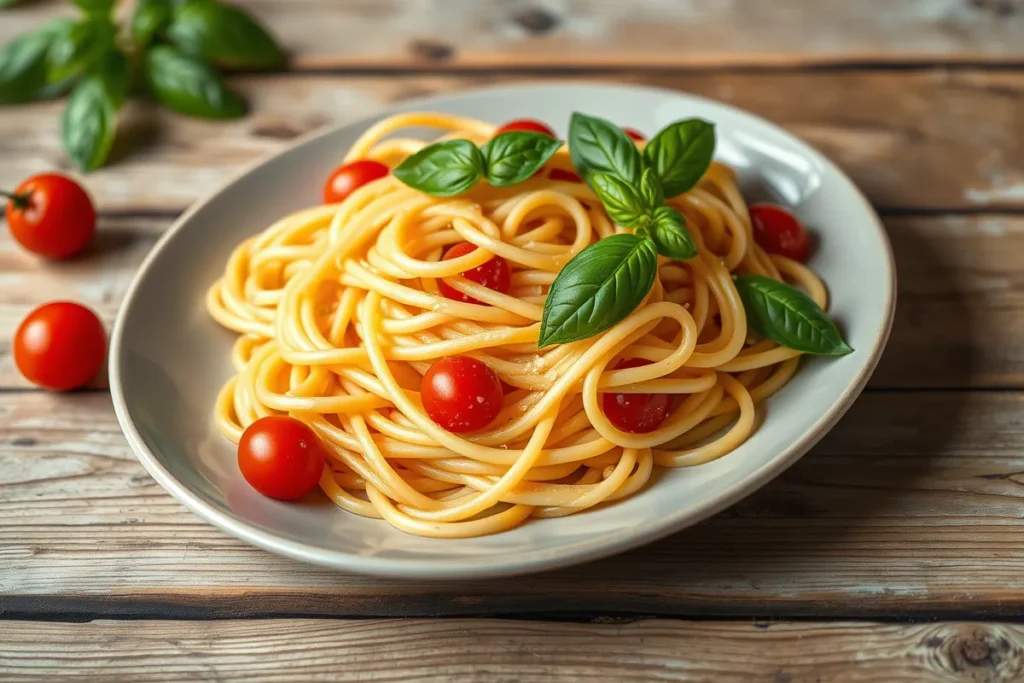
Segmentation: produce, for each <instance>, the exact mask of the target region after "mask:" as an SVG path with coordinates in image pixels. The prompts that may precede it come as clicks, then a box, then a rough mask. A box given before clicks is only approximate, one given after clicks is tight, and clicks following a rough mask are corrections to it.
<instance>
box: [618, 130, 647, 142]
mask: <svg viewBox="0 0 1024 683" xmlns="http://www.w3.org/2000/svg"><path fill="white" fill-rule="evenodd" d="M622 130H623V131H624V132H625V133H626V135H628V136H629V137H631V138H633V139H634V140H636V141H637V142H646V141H647V136H646V135H644V134H643V133H641V132H640V131H638V130H637V129H636V128H623V129H622Z"/></svg>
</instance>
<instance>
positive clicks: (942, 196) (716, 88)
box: [0, 70, 1024, 212]
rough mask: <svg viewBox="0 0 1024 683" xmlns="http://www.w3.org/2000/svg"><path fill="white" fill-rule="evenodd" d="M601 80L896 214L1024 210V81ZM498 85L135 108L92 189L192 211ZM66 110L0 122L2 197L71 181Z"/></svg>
mask: <svg viewBox="0 0 1024 683" xmlns="http://www.w3.org/2000/svg"><path fill="white" fill-rule="evenodd" d="M592 78H596V77H592ZM599 78H600V80H609V79H610V80H618V81H628V82H636V83H646V84H651V85H656V86H662V87H667V88H673V89H678V90H682V91H689V92H694V93H698V94H701V95H706V96H708V97H712V98H715V99H719V100H722V101H725V102H729V103H731V104H735V105H737V106H740V107H743V108H745V109H749V110H751V111H753V112H756V113H758V114H761V115H763V116H765V117H767V118H768V119H770V120H772V121H775V122H776V123H779V124H781V125H782V126H784V127H786V128H788V129H789V130H791V131H793V132H794V133H796V134H797V135H799V136H801V137H803V138H805V139H806V140H808V141H809V142H811V143H812V144H814V145H816V146H818V147H819V148H820V149H821V150H822V151H823V152H825V153H826V154H828V155H829V156H830V157H832V158H833V159H834V160H836V161H837V162H838V163H839V164H840V166H842V167H843V168H844V169H845V170H846V171H847V172H849V173H850V174H851V176H852V177H853V179H854V181H856V182H857V183H858V185H860V186H861V187H862V188H863V189H864V191H865V192H866V193H867V195H868V197H869V198H870V199H871V200H872V201H873V202H874V203H875V204H876V205H877V206H879V207H880V208H882V209H885V210H904V211H905V210H916V209H928V210H969V211H974V210H981V209H983V210H989V211H991V210H995V209H1000V208H1008V209H1012V210H1021V209H1024V165H1022V159H1024V118H1022V117H1021V116H1020V115H1019V101H1020V96H1021V93H1024V71H1008V72H982V71H972V70H968V71H935V72H931V71H924V72H910V73H888V72H874V71H854V72H841V73H831V72H786V73H777V74H772V75H766V74H756V73H726V74H703V73H692V74H665V73H656V72H643V73H640V72H638V73H636V74H607V75H605V76H602V77H599ZM495 80H496V78H495V77H494V76H486V77H482V76H473V77H388V78H382V77H353V76H323V75H309V76H285V75H263V76H240V77H238V78H236V79H235V80H234V82H235V84H236V85H237V86H238V88H239V89H240V90H241V91H242V92H243V93H244V94H245V95H247V96H248V97H249V99H250V100H251V102H252V105H253V112H254V113H253V115H252V116H250V117H249V118H246V119H242V120H239V121H233V122H211V121H198V120H193V119H187V118H182V117H178V116H175V115H172V114H170V113H167V112H165V111H163V110H160V109H158V108H157V107H155V106H153V105H152V104H148V103H146V102H133V103H131V104H130V106H129V107H128V109H127V110H126V112H125V113H124V115H123V116H122V126H121V132H120V138H119V141H118V143H117V144H116V147H115V151H114V154H113V159H112V162H111V165H110V166H108V167H107V168H104V169H102V170H100V171H97V172H95V173H93V174H91V175H90V176H89V178H88V185H89V187H90V189H91V190H92V191H93V193H94V194H95V195H96V198H97V200H98V203H99V206H100V207H101V209H103V210H105V211H115V212H131V211H143V212H152V211H166V212H176V211H180V210H182V209H184V208H185V207H187V206H188V205H189V204H191V203H192V202H193V201H195V200H196V199H197V198H199V197H201V196H204V195H206V194H207V193H208V192H209V191H210V190H211V188H214V187H216V186H218V185H219V184H221V183H223V182H224V181H226V180H227V179H228V178H230V177H231V176H233V175H234V174H235V173H236V172H238V170H239V169H241V168H243V167H244V166H245V165H246V164H248V163H250V162H252V161H254V160H256V159H259V158H262V157H265V156H267V155H269V154H270V153H272V152H276V151H279V150H281V149H283V148H284V147H286V146H287V145H288V144H289V143H290V141H291V139H292V138H294V137H296V136H297V135H299V134H301V133H305V132H308V131H311V130H314V129H317V128H319V127H321V126H324V125H327V124H329V123H344V122H346V121H353V120H356V119H359V118H361V117H364V116H367V115H370V114H374V113H377V112H379V111H380V110H381V109H383V108H385V107H386V106H388V105H389V104H392V103H394V102H397V101H400V100H405V99H408V98H409V97H412V96H415V95H420V94H427V93H437V92H447V91H452V90H457V89H460V88H468V87H473V86H480V85H486V84H493V83H494V81H495ZM537 80H540V81H543V80H545V79H537ZM62 106H63V105H62V104H61V103H59V102H52V103H43V104H35V105H28V106H20V107H7V108H0V130H2V131H4V134H3V135H2V136H0V159H2V160H3V161H2V163H0V187H12V186H14V185H15V184H16V183H18V182H20V180H21V179H23V178H24V176H25V175H26V174H27V173H30V172H36V171H42V170H51V169H53V168H68V161H67V159H66V158H65V156H64V152H63V151H62V149H61V147H60V136H59V134H58V132H59V119H60V111H61V107H62ZM514 113H515V112H510V116H511V115H514ZM967 122H970V124H968V123H967ZM342 152H343V150H339V151H338V156H339V158H340V157H341V155H342Z"/></svg>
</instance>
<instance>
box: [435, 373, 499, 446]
mask: <svg viewBox="0 0 1024 683" xmlns="http://www.w3.org/2000/svg"><path fill="white" fill-rule="evenodd" d="M502 395H503V391H502V388H501V380H500V379H498V375H497V373H495V372H494V370H491V369H490V368H489V367H488V366H487V364H485V363H483V362H481V361H478V360H477V359H475V358H470V357H469V356H448V357H447V358H442V359H441V360H439V361H437V362H436V363H434V364H433V365H431V366H430V368H429V369H428V370H427V372H426V374H425V375H423V381H422V382H421V384H420V396H421V398H422V399H423V409H424V410H425V411H427V415H428V416H429V417H430V419H431V420H433V421H434V422H436V423H437V424H438V425H440V426H441V427H442V428H443V429H447V430H448V431H449V432H455V433H458V434H462V433H465V432H475V431H477V430H479V429H483V428H484V427H486V426H487V425H489V424H490V423H491V420H493V419H494V417H495V416H496V415H497V414H498V411H500V410H501V400H502Z"/></svg>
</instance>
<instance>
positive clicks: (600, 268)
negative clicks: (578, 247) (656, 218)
mask: <svg viewBox="0 0 1024 683" xmlns="http://www.w3.org/2000/svg"><path fill="white" fill-rule="evenodd" d="M657 271H658V256H657V254H656V253H655V251H654V243H653V242H652V241H651V240H648V239H641V238H639V237H637V236H636V235H632V234H629V233H623V234H620V235H612V236H611V237H606V238H604V239H603V240H600V241H599V242H595V243H594V244H591V245H590V246H589V247H587V248H586V249H584V250H583V251H581V252H580V253H578V254H576V256H575V257H574V258H573V259H572V260H571V261H569V262H568V263H567V264H565V267H563V268H562V270H561V272H560V273H558V277H556V278H555V281H554V282H553V283H552V284H551V290H550V291H549V292H548V297H547V301H545V302H544V314H543V316H542V319H541V324H540V340H539V341H538V343H537V346H538V347H539V348H544V347H545V346H550V345H551V344H567V343H569V342H574V341H579V340H580V339H587V338H588V337H593V336H594V335H595V334H599V333H601V332H604V331H605V330H607V329H608V328H610V327H612V326H613V325H615V324H616V323H618V322H620V321H621V320H623V319H624V318H625V317H626V316H628V315H629V314H630V313H632V312H633V311H634V310H635V309H636V307H637V306H639V305H640V302H641V301H643V300H644V297H645V296H647V293H648V292H649V291H651V285H653V284H654V276H655V274H656V273H657Z"/></svg>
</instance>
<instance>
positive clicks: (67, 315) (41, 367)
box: [14, 301, 107, 391]
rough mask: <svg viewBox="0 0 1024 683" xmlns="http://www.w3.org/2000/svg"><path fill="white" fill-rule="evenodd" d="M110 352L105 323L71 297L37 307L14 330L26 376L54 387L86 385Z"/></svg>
mask: <svg viewBox="0 0 1024 683" xmlns="http://www.w3.org/2000/svg"><path fill="white" fill-rule="evenodd" d="M106 353H107V336H106V333H105V332H104V331H103V323H101V322H100V319H99V318H97V317H96V314H95V313H93V312H92V311H90V310H89V309H88V308H86V307H85V306H80V305H78V304H75V303H70V302H67V301H57V302H54V303H49V304H45V305H43V306H40V307H39V308H37V309H35V310H34V311H32V312H31V313H29V314H28V316H27V317H26V318H25V320H23V321H22V323H21V325H19V326H18V330H17V331H16V332H15V333H14V364H15V365H17V366H18V370H19V371H20V372H21V374H22V375H24V377H25V379H27V380H28V381H30V382H32V383H33V384H38V385H39V386H41V387H45V388H47V389H53V390H54V391H70V390H71V389H77V388H79V387H81V386H84V385H85V384H86V383H87V382H88V381H89V380H90V379H92V378H93V376H95V375H96V373H97V372H99V369H100V366H102V365H103V358H104V356H105V355H106Z"/></svg>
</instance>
